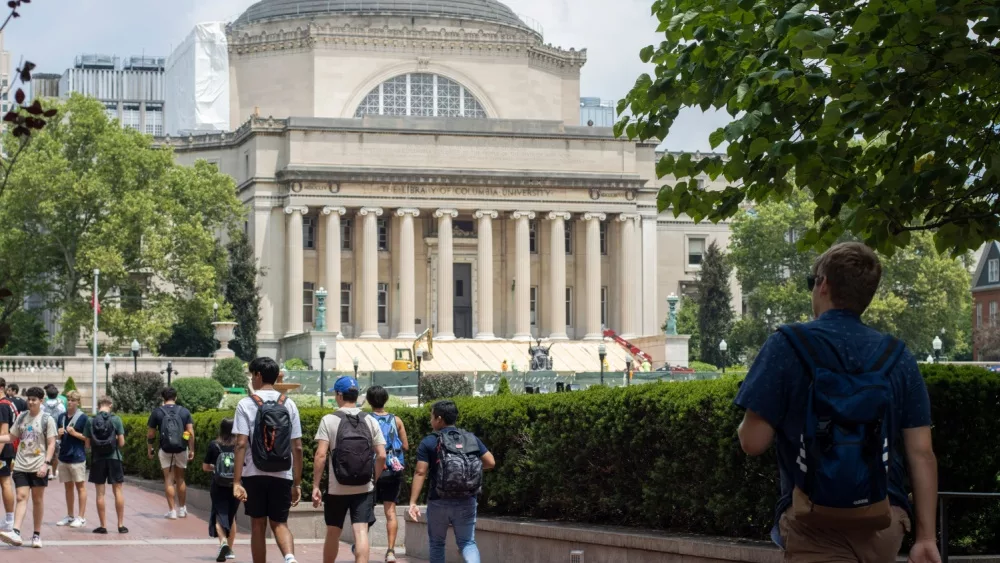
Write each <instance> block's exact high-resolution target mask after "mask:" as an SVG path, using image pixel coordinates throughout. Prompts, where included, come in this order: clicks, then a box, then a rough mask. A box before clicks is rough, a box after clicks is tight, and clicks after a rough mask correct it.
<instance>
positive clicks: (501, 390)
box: [497, 375, 511, 395]
mask: <svg viewBox="0 0 1000 563" xmlns="http://www.w3.org/2000/svg"><path fill="white" fill-rule="evenodd" d="M510 394H511V393H510V382H509V381H507V376H506V375H504V376H501V377H500V385H499V386H498V387H497V395H510Z"/></svg>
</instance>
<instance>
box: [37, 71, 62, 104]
mask: <svg viewBox="0 0 1000 563" xmlns="http://www.w3.org/2000/svg"><path fill="white" fill-rule="evenodd" d="M60 80H62V75H61V74H49V73H45V72H39V73H37V74H33V75H32V76H31V97H32V99H35V98H58V97H59V81H60Z"/></svg>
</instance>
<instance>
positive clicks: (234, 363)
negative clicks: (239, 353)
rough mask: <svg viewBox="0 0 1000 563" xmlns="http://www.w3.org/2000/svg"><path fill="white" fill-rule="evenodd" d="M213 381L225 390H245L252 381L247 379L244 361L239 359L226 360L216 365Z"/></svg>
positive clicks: (213, 370)
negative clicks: (236, 388)
mask: <svg viewBox="0 0 1000 563" xmlns="http://www.w3.org/2000/svg"><path fill="white" fill-rule="evenodd" d="M212 379H214V380H216V381H218V382H219V384H220V385H222V386H223V387H225V388H227V389H228V388H232V387H238V388H241V389H242V388H245V387H247V385H249V383H250V380H249V378H248V377H247V373H246V368H245V367H244V364H243V360H241V359H239V358H224V359H221V360H219V361H217V362H216V363H215V367H213V368H212Z"/></svg>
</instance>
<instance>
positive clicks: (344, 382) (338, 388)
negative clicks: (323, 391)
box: [333, 375, 359, 393]
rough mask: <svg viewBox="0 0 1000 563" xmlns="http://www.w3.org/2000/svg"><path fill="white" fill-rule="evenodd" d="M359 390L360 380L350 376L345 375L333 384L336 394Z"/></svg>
mask: <svg viewBox="0 0 1000 563" xmlns="http://www.w3.org/2000/svg"><path fill="white" fill-rule="evenodd" d="M358 388H359V387H358V380H357V379H354V378H353V377H351V376H349V375H345V376H343V377H341V378H339V379H337V382H336V383H334V384H333V390H334V392H336V393H343V392H345V391H350V390H351V389H358Z"/></svg>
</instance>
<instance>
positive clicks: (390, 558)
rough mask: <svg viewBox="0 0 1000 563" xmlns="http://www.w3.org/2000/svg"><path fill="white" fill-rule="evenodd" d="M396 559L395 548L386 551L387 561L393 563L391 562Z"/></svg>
mask: <svg viewBox="0 0 1000 563" xmlns="http://www.w3.org/2000/svg"><path fill="white" fill-rule="evenodd" d="M395 560H396V552H395V550H392V549H390V550H389V551H386V552H385V562H386V563H391V562H393V561H395Z"/></svg>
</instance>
